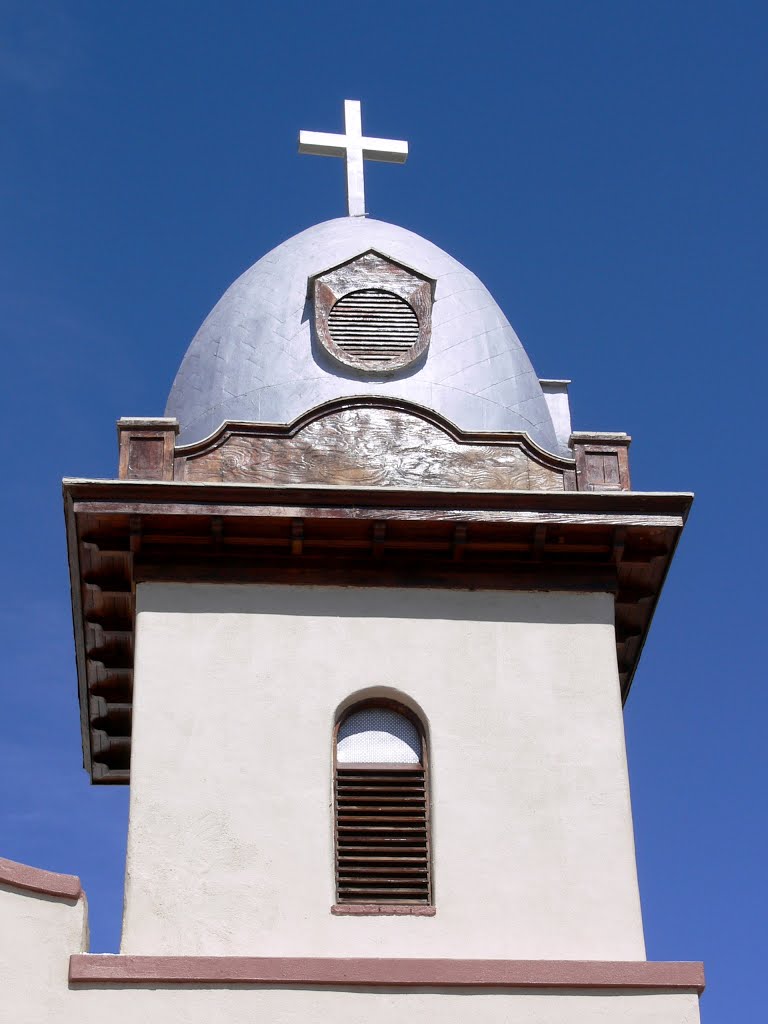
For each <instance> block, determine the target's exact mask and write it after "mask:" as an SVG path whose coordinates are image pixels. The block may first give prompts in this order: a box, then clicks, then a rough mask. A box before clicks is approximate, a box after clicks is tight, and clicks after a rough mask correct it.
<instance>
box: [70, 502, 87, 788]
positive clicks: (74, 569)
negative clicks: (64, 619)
mask: <svg viewBox="0 0 768 1024" xmlns="http://www.w3.org/2000/svg"><path fill="white" fill-rule="evenodd" d="M64 523H65V527H66V531H67V560H68V563H69V590H70V596H71V600H72V628H73V631H74V637H75V664H76V666H77V690H78V700H79V704H80V735H81V740H82V745H83V768H85V770H86V771H87V772H88V773H89V774H91V772H92V767H93V766H92V763H91V736H90V723H89V714H88V696H89V692H88V667H87V661H86V657H85V619H84V616H83V602H82V592H81V582H82V574H81V571H80V545H79V544H78V540H77V519H76V517H75V514H74V502H73V500H72V495H71V494H69V493H67V489H66V486H65V487H64Z"/></svg>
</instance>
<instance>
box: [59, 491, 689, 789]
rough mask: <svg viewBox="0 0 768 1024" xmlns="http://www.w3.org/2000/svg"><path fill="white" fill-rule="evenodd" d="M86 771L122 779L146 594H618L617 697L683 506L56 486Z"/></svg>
mask: <svg viewBox="0 0 768 1024" xmlns="http://www.w3.org/2000/svg"><path fill="white" fill-rule="evenodd" d="M63 487H64V502H65V515H66V523H67V538H68V549H69V564H70V575H71V585H72V605H73V617H74V630H75V642H76V656H77V672H78V683H79V692H80V708H81V721H82V733H83V755H84V765H85V768H86V769H87V770H88V771H89V772H90V774H91V778H92V780H93V781H94V782H98V783H126V782H128V780H129V767H130V742H131V741H130V735H131V713H132V703H131V694H132V683H133V633H134V613H135V588H136V584H137V583H141V582H151V581H177V582H190V583H192V582H211V581H217V582H238V583H282V584H289V585H290V584H308V583H310V584H317V585H319V584H326V585H347V586H362V587H390V586H407V587H432V588H458V589H493V590H571V591H592V592H595V591H601V592H608V593H611V594H613V595H615V605H616V620H615V621H616V652H617V659H618V670H619V677H620V681H621V689H622V697H623V698H624V699H626V697H627V694H628V693H629V688H630V686H631V683H632V678H633V675H634V673H635V670H636V668H637V663H638V660H639V657H640V652H641V651H642V648H643V644H644V643H645V639H646V636H647V633H648V628H649V626H650V622H651V618H652V616H653V612H654V608H655V606H656V602H657V600H658V597H659V594H660V592H661V588H662V585H663V583H664V579H665V577H666V574H667V571H668V568H669V565H670V562H671V559H672V556H673V554H674V551H675V547H676V545H677V542H678V539H679V536H680V533H681V531H682V528H683V526H684V524H685V520H686V517H687V514H688V511H689V509H690V506H691V502H692V497H693V496H692V495H691V494H659V493H639V492H633V491H585V492H579V491H490V490H475V491H471V490H450V489H441V488H419V489H405V488H391V487H351V486H344V487H333V486H325V487H317V486H306V485H293V486H288V487H274V486H263V485H258V484H239V483H238V484H232V483H229V484H227V483H189V482H178V481H176V482H175V481H147V482H143V481H135V480H65V481H64V485H63Z"/></svg>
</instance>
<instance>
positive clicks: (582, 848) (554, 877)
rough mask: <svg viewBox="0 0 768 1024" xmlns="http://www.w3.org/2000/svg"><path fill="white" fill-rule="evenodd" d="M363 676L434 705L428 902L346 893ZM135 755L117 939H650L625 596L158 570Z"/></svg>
mask: <svg viewBox="0 0 768 1024" xmlns="http://www.w3.org/2000/svg"><path fill="white" fill-rule="evenodd" d="M369 688H375V692H379V691H381V692H388V693H393V692H395V691H398V692H401V693H403V694H405V695H407V697H408V698H409V699H410V700H411V701H413V702H415V703H416V705H418V706H419V707H420V708H421V709H422V710H423V712H424V714H425V716H426V719H427V726H428V730H429V737H430V743H431V768H432V807H433V856H434V892H435V902H436V905H437V914H436V916H435V917H434V918H402V917H384V918H379V917H374V918H350V917H335V916H332V915H331V913H330V907H331V904H332V903H333V902H334V890H333V835H332V812H331V807H332V799H331V793H332V790H331V730H332V726H333V722H334V715H335V713H336V711H337V709H338V707H339V705H340V704H341V703H342V702H343V701H345V700H346V699H347V698H348V697H349V696H350V694H353V693H356V692H359V691H362V690H368V689H369ZM131 774H132V782H131V810H130V827H129V838H128V862H127V877H126V903H125V917H124V930H123V941H122V951H123V952H127V953H144V954H219V955H225V954H251V955H260V956H281V955H285V956H405V957H408V956H432V957H435V956H436V957H488V958H521V959H536V958H553V959H558V958H562V959H642V958H644V945H643V935H642V923H641V916H640V905H639V897H638V890H637V878H636V871H635V858H634V844H633V834H632V822H631V811H630V801H629V789H628V781H627V769H626V758H625V750H624V735H623V722H622V714H621V706H620V699H619V685H618V678H617V669H616V654H615V646H614V632H613V603H612V598H611V597H610V596H609V595H603V594H568V593H501V592H498V593H496V592H494V593H489V592H477V593H470V592H456V591H455V592H443V591H426V590H387V589H379V590H357V589H348V588H316V587H314V588H313V587H307V588H299V587H277V586H256V585H253V586H228V585H222V584H216V585H177V584H141V585H140V586H139V587H138V593H137V627H136V661H135V690H134V733H133V752H132V766H131ZM415 998H416V997H415V996H409V1005H410V1000H412V999H415ZM419 998H421V997H419ZM532 998H534V999H536V1000H541V999H542V998H543V997H541V996H535V997H532ZM492 1002H493V1001H492V1000H489V1003H492ZM536 1005H537V1006H539V1005H544V1004H543V1003H541V1002H537V1003H536ZM599 1005H601V1006H602V1005H604V1003H600V1004H599ZM613 1007H614V1011H615V1003H613ZM595 1012H596V1013H598V1011H595ZM600 1012H602V1011H600ZM489 1019H491V1018H489ZM506 1019H507V1020H509V1019H511V1018H509V1017H507V1018H506ZM526 1019H528V1018H526ZM530 1019H533V1020H537V1019H539V1018H538V1017H536V1016H534V1017H532V1018H530ZM541 1019H542V1020H543V1019H547V1020H553V1021H554V1020H555V1018H554V1017H552V1016H550V1017H542V1018H541ZM558 1019H559V1018H558ZM584 1019H589V1020H592V1019H594V1020H596V1021H597V1020H602V1019H608V1018H607V1017H606V1018H603V1017H601V1016H599V1013H598V1015H597V1016H593V1017H588V1018H584ZM613 1019H615V1018H613ZM627 1019H629V1018H627ZM633 1019H634V1018H633ZM637 1019H638V1020H646V1019H647V1020H655V1019H656V1018H655V1017H647V1018H646V1017H639V1018H637ZM658 1019H659V1020H661V1019H662V1017H659V1018H658Z"/></svg>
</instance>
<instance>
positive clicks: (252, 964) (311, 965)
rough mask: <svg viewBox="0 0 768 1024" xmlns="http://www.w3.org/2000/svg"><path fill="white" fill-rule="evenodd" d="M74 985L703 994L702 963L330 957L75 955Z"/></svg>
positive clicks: (71, 965)
mask: <svg viewBox="0 0 768 1024" xmlns="http://www.w3.org/2000/svg"><path fill="white" fill-rule="evenodd" d="M69 980H70V982H71V983H72V984H106V985H108V984H116V985H125V984H134V985H144V984H146V985H155V984H158V983H164V984H168V985H185V984H195V985H200V984H204V985H205V984H208V985H317V986H331V987H338V988H345V987H349V986H354V987H360V986H382V985H384V986H390V987H402V988H414V987H415V988H423V987H430V988H441V987H446V988H453V987H465V988H577V989H585V988H587V989H604V988H611V989H664V990H667V991H669V990H685V991H690V992H698V993H700V992H703V990H704V966H703V964H701V963H698V962H691V963H663V962H650V961H645V960H622V961H612V960H433V959H429V960H423V959H367V958H366V959H362V958H355V957H351V958H345V959H331V958H325V957H250V956H119V955H92V954H76V955H74V956H72V957H70V962H69Z"/></svg>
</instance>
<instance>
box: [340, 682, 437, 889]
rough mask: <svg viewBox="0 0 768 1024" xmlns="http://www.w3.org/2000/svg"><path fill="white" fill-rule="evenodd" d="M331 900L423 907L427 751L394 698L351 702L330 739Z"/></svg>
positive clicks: (427, 839) (426, 862)
mask: <svg viewBox="0 0 768 1024" xmlns="http://www.w3.org/2000/svg"><path fill="white" fill-rule="evenodd" d="M334 769H335V818H336V820H335V825H336V828H335V832H336V899H337V903H338V904H340V905H341V904H369V905H370V904H375V905H377V906H384V905H407V904H416V905H430V904H431V902H432V887H431V882H430V849H429V845H430V836H429V793H428V785H427V752H426V745H425V742H424V730H423V729H422V726H421V723H420V722H419V720H418V719H417V718H416V716H415V715H413V714H412V713H411V712H410V711H408V710H407V709H406V708H404V707H402V706H400V705H399V704H396V703H395V702H393V701H367V702H365V703H363V704H355V705H354V707H352V708H350V709H349V710H348V711H347V712H346V713H345V715H344V716H343V717H342V718H341V720H340V721H339V723H338V725H337V727H336V735H335V743H334Z"/></svg>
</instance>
